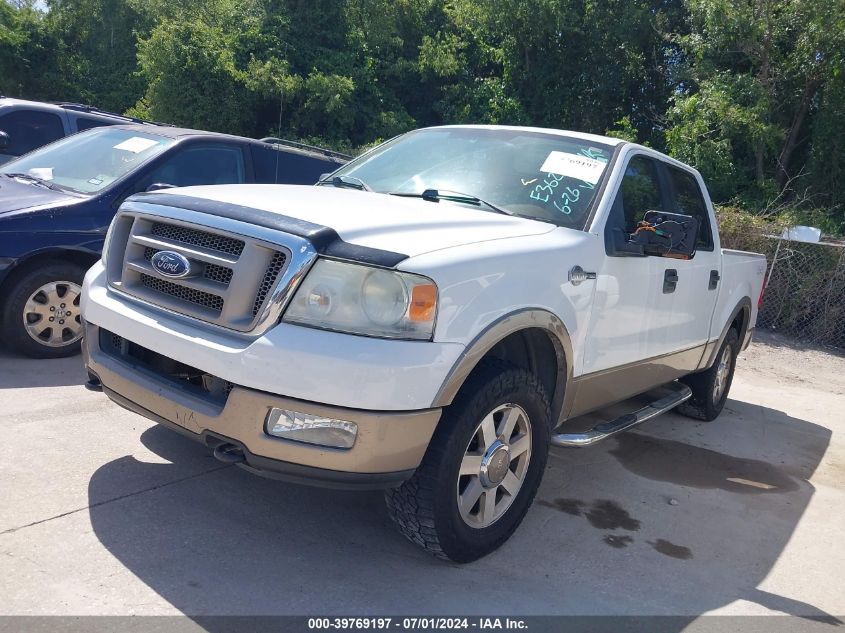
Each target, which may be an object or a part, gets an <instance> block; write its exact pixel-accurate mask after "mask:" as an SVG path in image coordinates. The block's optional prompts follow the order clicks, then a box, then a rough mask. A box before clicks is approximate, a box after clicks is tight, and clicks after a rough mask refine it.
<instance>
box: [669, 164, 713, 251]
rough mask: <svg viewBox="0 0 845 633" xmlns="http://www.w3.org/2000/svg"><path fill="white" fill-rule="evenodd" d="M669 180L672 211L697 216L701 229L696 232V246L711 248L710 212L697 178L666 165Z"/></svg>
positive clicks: (703, 248)
mask: <svg viewBox="0 0 845 633" xmlns="http://www.w3.org/2000/svg"><path fill="white" fill-rule="evenodd" d="M666 170H667V171H668V173H669V180H670V181H671V183H672V197H671V201H672V207H673V208H672V209H667V210H668V211H670V212H672V213H683V214H684V215H691V216H694V217H696V218H698V222H699V224H700V226H701V229H700V231H699V233H698V243H697V246H698V248H699V249H700V250H705V251H706V250H712V249H713V230H712V228H711V226H710V213H709V212H708V210H707V203H705V202H704V196H703V195H702V194H701V188H700V187H699V186H698V180H697V179H696V178H695V176H693V175H692V174H691V173H690V172H688V171H685V170H683V169H678V168H677V167H675V166H673V165H666Z"/></svg>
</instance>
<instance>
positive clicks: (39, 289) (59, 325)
mask: <svg viewBox="0 0 845 633" xmlns="http://www.w3.org/2000/svg"><path fill="white" fill-rule="evenodd" d="M84 276H85V269H84V268H83V267H82V266H79V265H77V264H72V263H70V262H63V261H60V260H50V261H43V262H37V263H36V262H33V263H31V264H28V265H24V266H22V267H21V268H20V269H19V270H16V271H13V273H12V276H11V277H10V278H9V281H8V284H7V286H6V287H7V291H6V293H5V294H4V296H2V297H0V325H1V326H2V332H0V337H2V342H3V343H5V344H7V345H8V347H9V348H10V349H12V350H14V351H17V352H20V353H21V354H25V355H27V356H31V357H33V358H59V357H61V356H70V355H71V354H76V353H77V352H79V348H80V341H81V340H82V315H81V312H80V307H81V306H80V298H81V294H82V278H83V277H84Z"/></svg>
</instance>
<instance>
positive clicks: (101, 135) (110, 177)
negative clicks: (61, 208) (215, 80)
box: [0, 128, 173, 193]
mask: <svg viewBox="0 0 845 633" xmlns="http://www.w3.org/2000/svg"><path fill="white" fill-rule="evenodd" d="M172 144H173V140H172V139H169V138H164V137H162V136H156V135H154V134H147V133H145V132H138V131H136V130H120V129H115V128H96V129H93V130H89V131H87V132H81V133H79V134H75V135H73V136H68V137H67V138H64V139H62V140H60V141H56V142H55V143H52V144H51V145H47V146H46V147H42V148H40V149H37V150H35V151H33V152H30V153H29V154H27V155H26V156H22V157H21V158H19V159H17V160H13V161H11V162H8V163H6V164H4V165H3V166H2V167H0V173H2V174H25V175H26V176H29V177H32V178H34V179H38V180H41V181H44V182H47V183H49V184H51V185H53V186H58V187H60V188H63V189H69V190H71V191H76V192H79V193H96V192H97V191H100V190H101V189H104V188H105V187H108V186H109V185H110V184H111V183H113V182H114V181H115V180H118V179H119V178H121V177H122V176H124V175H125V174H127V173H129V172H130V171H132V170H134V169H135V168H137V167H138V166H139V165H141V164H143V163H145V162H147V161H148V160H150V159H151V158H153V157H154V156H157V155H158V154H160V153H161V152H163V151H164V150H165V149H167V148H168V147H169V146H170V145H172Z"/></svg>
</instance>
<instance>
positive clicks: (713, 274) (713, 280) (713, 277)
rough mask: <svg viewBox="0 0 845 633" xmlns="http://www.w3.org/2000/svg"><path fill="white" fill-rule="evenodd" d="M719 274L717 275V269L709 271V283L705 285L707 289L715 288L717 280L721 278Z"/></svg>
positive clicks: (717, 283)
mask: <svg viewBox="0 0 845 633" xmlns="http://www.w3.org/2000/svg"><path fill="white" fill-rule="evenodd" d="M721 278H722V277H721V275H719V271H718V270H711V271H710V283H709V284H708V285H707V289H708V290H715V289H716V287H717V286H718V285H719V280H720V279H721Z"/></svg>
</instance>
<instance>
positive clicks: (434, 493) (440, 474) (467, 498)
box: [385, 361, 551, 563]
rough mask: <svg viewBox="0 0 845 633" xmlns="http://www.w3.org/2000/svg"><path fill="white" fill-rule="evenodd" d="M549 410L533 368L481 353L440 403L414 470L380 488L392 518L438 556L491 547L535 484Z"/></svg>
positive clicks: (465, 557) (468, 556) (472, 556)
mask: <svg viewBox="0 0 845 633" xmlns="http://www.w3.org/2000/svg"><path fill="white" fill-rule="evenodd" d="M549 418H550V413H549V401H548V397H547V395H546V393H545V390H544V389H543V386H542V384H541V383H540V381H539V380H538V379H537V377H536V376H534V375H533V374H531V373H530V372H527V371H524V370H522V369H518V368H516V367H514V366H512V365H509V364H506V363H503V362H500V361H492V362H487V361H485V363H484V364H483V365H481V366H479V368H478V369H477V370H476V372H475V373H474V374H473V375H472V376H471V377H470V379H469V380H468V381H467V384H466V385H465V386H464V388H463V389H462V390H461V393H460V394H459V395H458V397H457V398H456V400H455V402H454V403H453V404H452V405H450V406H449V407H447V408H446V409H444V411H443V417H442V419H441V421H440V424H439V425H438V427H437V430H436V431H435V434H434V437H433V438H432V440H431V443H430V444H429V447H428V450H427V452H426V454H425V457H424V458H423V461H422V464H421V465H420V467H419V468H418V469H417V471H416V473H414V475H413V477H411V479H409V480H408V481H406V482H405V483H404V484H402V486H400V487H399V488H396V489H393V490H389V491H388V492H387V493H386V495H385V498H386V501H387V507H388V512H389V514H390V517H391V519H392V520H393V521H394V522H395V523H396V525H397V526H398V527H399V530H400V531H401V532H402V534H404V535H405V537H407V538H408V539H409V540H410V541H412V542H413V543H416V544H417V545H419V546H421V547H423V548H424V549H426V550H427V551H429V552H430V553H432V554H434V555H435V556H438V557H440V558H444V559H448V560H452V561H455V562H458V563H468V562H471V561H474V560H476V559H478V558H481V557H482V556H485V555H487V554H489V553H490V552H492V551H493V550H495V549H497V548H498V547H499V546H500V545H502V544H503V543H504V542H505V541H506V540H507V539H508V538H509V537H510V536H511V534H513V532H514V531H515V530H516V528H517V527H518V526H519V524H520V523H521V522H522V519H523V518H524V517H525V514H526V513H527V512H528V508H529V507H530V506H531V503H532V501H533V500H534V495H535V494H536V492H537V488H538V487H539V485H540V480H541V479H542V476H543V471H544V469H545V466H546V457H547V455H548V450H549V437H550V433H551V426H550V423H549Z"/></svg>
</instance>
